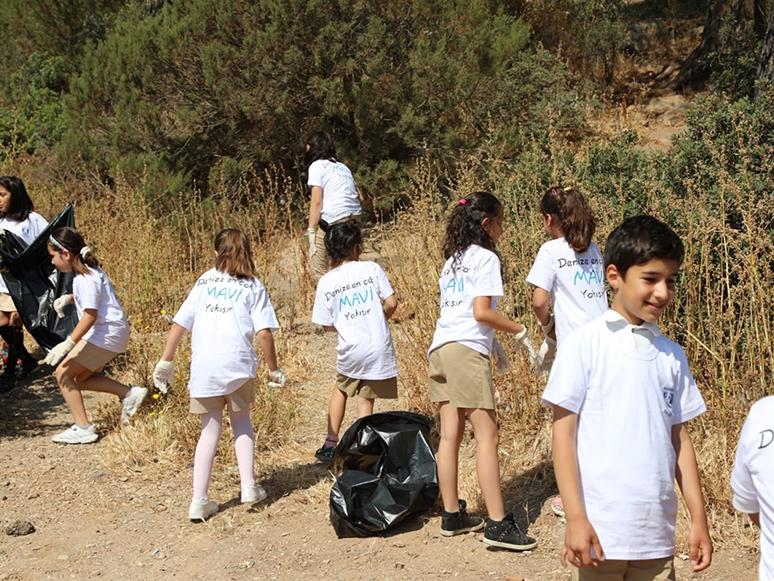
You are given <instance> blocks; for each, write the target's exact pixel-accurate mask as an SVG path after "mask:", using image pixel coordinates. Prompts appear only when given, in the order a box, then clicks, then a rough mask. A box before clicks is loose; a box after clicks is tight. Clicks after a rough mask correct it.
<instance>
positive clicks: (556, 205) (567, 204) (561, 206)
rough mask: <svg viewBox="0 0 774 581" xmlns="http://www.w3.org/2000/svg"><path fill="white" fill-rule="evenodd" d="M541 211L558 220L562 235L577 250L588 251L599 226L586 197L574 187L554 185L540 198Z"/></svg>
mask: <svg viewBox="0 0 774 581" xmlns="http://www.w3.org/2000/svg"><path fill="white" fill-rule="evenodd" d="M540 213H541V214H543V215H546V214H550V215H551V216H554V218H555V219H556V221H557V226H558V228H559V230H561V232H562V236H564V239H565V240H566V241H567V244H569V245H570V248H572V249H573V250H574V251H575V252H586V250H588V248H589V246H590V245H591V239H592V237H593V236H594V232H595V230H596V228H597V222H596V220H595V219H594V213H593V212H592V211H591V206H589V204H588V202H587V201H586V198H584V197H583V194H581V193H580V192H579V191H578V190H576V189H574V188H570V187H568V188H559V187H554V188H551V189H549V190H548V191H547V192H546V193H545V194H544V195H543V198H542V199H541V200H540Z"/></svg>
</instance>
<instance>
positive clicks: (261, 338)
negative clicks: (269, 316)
mask: <svg viewBox="0 0 774 581" xmlns="http://www.w3.org/2000/svg"><path fill="white" fill-rule="evenodd" d="M258 344H259V345H260V346H261V351H263V357H264V359H266V365H267V366H268V367H269V371H277V367H278V365H277V351H276V349H275V348H274V335H272V333H271V331H270V330H269V329H261V330H260V331H258Z"/></svg>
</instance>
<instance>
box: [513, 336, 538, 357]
mask: <svg viewBox="0 0 774 581" xmlns="http://www.w3.org/2000/svg"><path fill="white" fill-rule="evenodd" d="M513 347H514V349H516V351H518V350H519V349H520V348H521V347H524V349H525V350H526V351H527V358H528V359H529V364H530V365H535V348H534V347H533V346H532V340H531V339H530V338H529V333H527V328H526V327H524V329H523V330H522V332H521V333H517V334H516V335H514V336H513Z"/></svg>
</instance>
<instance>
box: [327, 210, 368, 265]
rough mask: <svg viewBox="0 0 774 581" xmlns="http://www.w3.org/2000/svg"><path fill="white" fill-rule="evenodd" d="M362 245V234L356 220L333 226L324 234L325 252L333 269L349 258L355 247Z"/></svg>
mask: <svg viewBox="0 0 774 581" xmlns="http://www.w3.org/2000/svg"><path fill="white" fill-rule="evenodd" d="M362 244H363V233H362V231H361V230H360V222H358V221H357V220H347V221H346V222H339V223H337V224H333V225H332V226H329V227H328V230H327V231H326V232H325V250H326V251H327V252H328V256H329V257H330V259H331V265H332V266H333V267H334V268H335V267H337V266H339V265H340V264H341V263H342V262H344V261H345V260H348V259H349V258H351V257H352V253H353V250H354V249H355V247H356V246H362Z"/></svg>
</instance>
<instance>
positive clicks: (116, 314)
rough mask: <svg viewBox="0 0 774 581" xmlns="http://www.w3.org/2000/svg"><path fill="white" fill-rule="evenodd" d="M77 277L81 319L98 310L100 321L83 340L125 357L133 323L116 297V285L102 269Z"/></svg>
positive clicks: (75, 296)
mask: <svg viewBox="0 0 774 581" xmlns="http://www.w3.org/2000/svg"><path fill="white" fill-rule="evenodd" d="M89 270H90V271H91V272H90V273H89V274H79V275H76V276H74V277H73V297H74V298H75V309H76V311H77V312H78V319H81V318H83V312H84V311H85V310H86V309H97V320H96V321H95V323H94V325H93V326H92V327H91V329H89V330H88V331H87V332H86V334H85V335H84V336H83V338H84V339H85V340H86V341H88V342H89V343H91V344H92V345H95V346H97V347H102V348H103V349H107V350H108V351H112V352H113V353H123V352H124V351H126V348H127V346H128V345H129V322H128V321H127V320H126V316H125V315H124V309H123V308H121V303H120V302H119V300H118V297H117V296H116V291H115V289H114V288H113V283H111V282H110V279H109V278H108V276H107V275H106V274H105V273H104V272H103V270H102V269H101V268H89Z"/></svg>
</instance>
